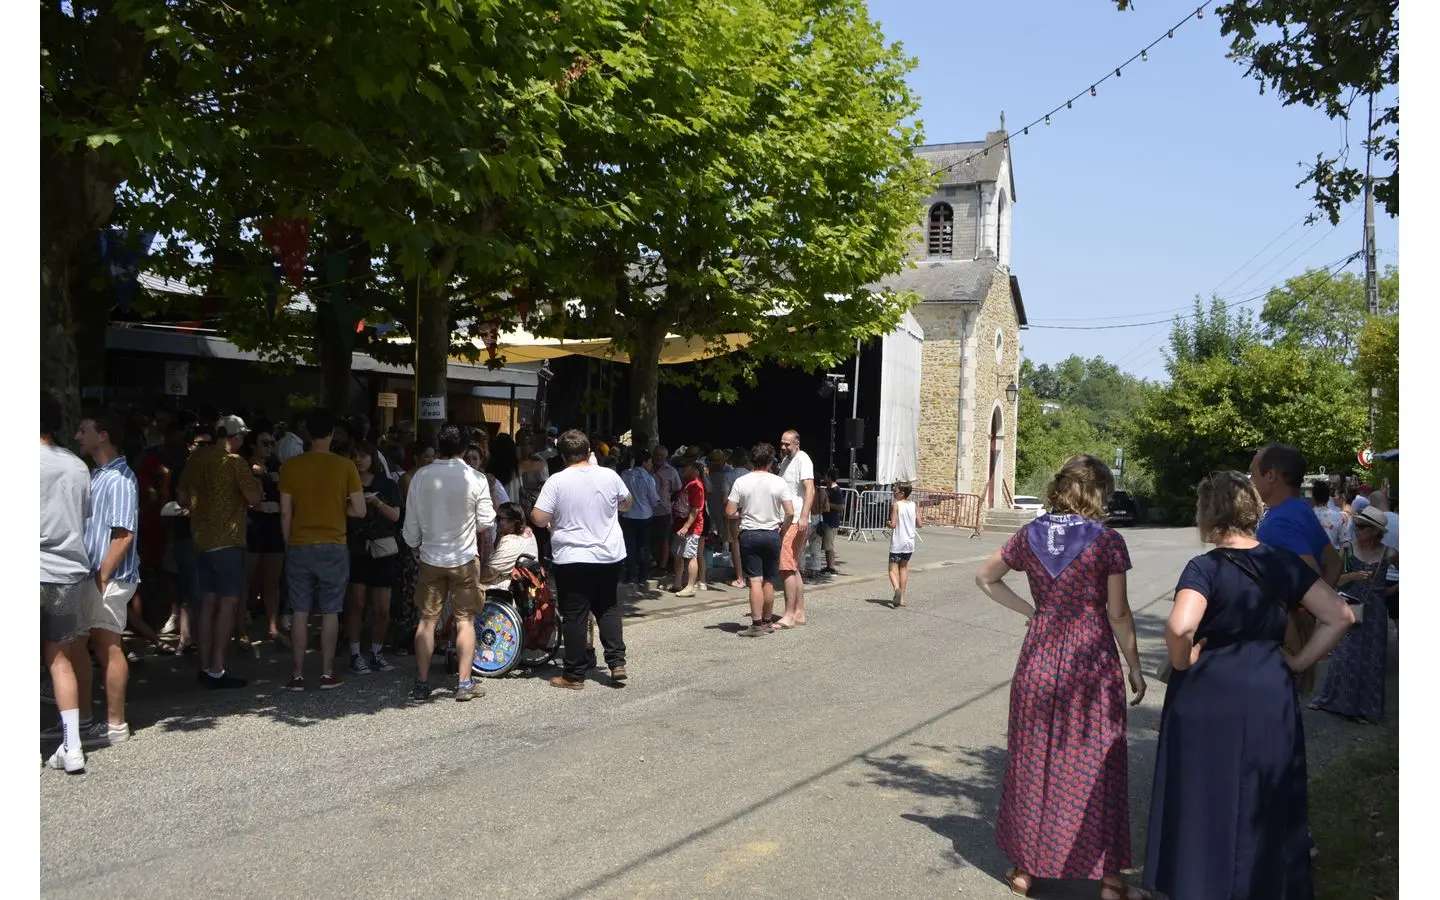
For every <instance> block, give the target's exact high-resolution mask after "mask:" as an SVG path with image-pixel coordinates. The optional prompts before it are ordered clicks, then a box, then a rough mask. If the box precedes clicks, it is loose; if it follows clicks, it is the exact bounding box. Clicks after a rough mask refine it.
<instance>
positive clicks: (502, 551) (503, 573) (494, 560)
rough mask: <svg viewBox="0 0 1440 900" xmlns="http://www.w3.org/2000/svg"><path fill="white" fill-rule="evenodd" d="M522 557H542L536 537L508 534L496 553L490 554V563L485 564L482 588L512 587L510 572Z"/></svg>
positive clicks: (499, 544) (503, 538)
mask: <svg viewBox="0 0 1440 900" xmlns="http://www.w3.org/2000/svg"><path fill="white" fill-rule="evenodd" d="M522 556H533V557H535V558H537V559H538V558H539V557H540V548H539V546H538V545H537V544H536V543H535V535H533V534H507V535H505V536H504V537H502V538H501V539H500V540H499V541H498V542H497V543H496V544H495V552H494V553H492V554H490V561H489V562H487V563H486V564H485V583H484V584H482V585H480V586H481V587H482V588H486V589H490V590H493V589H496V588H499V589H501V590H503V589H505V588H508V587H510V572H511V571H512V570H513V569H514V568H515V563H516V562H518V561H519V559H520V557H522Z"/></svg>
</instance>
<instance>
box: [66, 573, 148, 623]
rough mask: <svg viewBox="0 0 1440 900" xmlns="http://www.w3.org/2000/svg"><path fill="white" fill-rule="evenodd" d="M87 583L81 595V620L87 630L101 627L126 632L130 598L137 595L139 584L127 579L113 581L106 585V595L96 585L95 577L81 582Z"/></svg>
mask: <svg viewBox="0 0 1440 900" xmlns="http://www.w3.org/2000/svg"><path fill="white" fill-rule="evenodd" d="M81 584H83V585H85V589H84V593H83V594H82V595H81V600H80V603H81V615H80V618H81V620H82V621H83V622H84V623H85V628H86V629H87V630H92V631H93V630H94V629H96V628H99V629H100V630H102V631H108V632H110V633H112V634H124V633H125V622H126V620H127V619H128V618H129V613H130V609H129V607H130V598H131V597H133V596H135V589H136V588H137V587H139V585H137V584H134V583H132V582H127V581H111V582H110V583H109V584H107V585H105V595H104V596H103V597H102V596H101V595H100V588H98V587H96V586H95V579H94V578H87V579H85V580H84V581H82V582H81Z"/></svg>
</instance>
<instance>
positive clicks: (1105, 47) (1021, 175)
mask: <svg viewBox="0 0 1440 900" xmlns="http://www.w3.org/2000/svg"><path fill="white" fill-rule="evenodd" d="M1139 7H1140V9H1139V11H1138V12H1136V11H1130V12H1125V13H1119V12H1116V10H1115V4H1114V2H1112V0H1003V2H990V3H977V2H963V0H962V2H955V0H870V11H871V14H872V15H873V16H874V18H875V19H876V20H878V21H879V22H880V24H881V27H882V29H883V31H884V32H885V35H886V37H887V38H888V39H889V40H891V41H900V42H901V43H902V44H903V45H904V48H905V50H906V52H907V53H908V54H909V55H911V56H915V57H918V59H919V65H918V67H917V68H916V69H915V71H914V72H913V73H912V74H911V77H910V84H911V87H912V88H914V89H915V91H916V92H917V93H918V94H919V95H920V97H921V111H920V118H921V120H922V121H923V123H924V126H925V138H926V140H927V141H928V142H931V143H941V142H945V141H970V140H980V139H981V138H983V137H984V135H985V132H986V131H993V130H995V129H996V128H998V127H999V124H1000V111H1001V110H1002V109H1003V110H1004V111H1005V119H1006V124H1007V126H1008V127H1009V128H1010V130H1011V132H1012V134H1014V139H1013V140H1012V141H1011V144H1010V150H1011V155H1012V158H1013V160H1014V165H1015V191H1016V194H1017V198H1016V203H1015V207H1014V213H1015V219H1014V233H1013V238H1012V241H1013V244H1012V260H1011V269H1012V271H1013V272H1014V273H1015V275H1017V276H1018V277H1019V279H1020V286H1021V290H1022V292H1023V295H1024V298H1025V309H1026V312H1027V313H1028V315H1029V317H1030V320H1031V323H1032V326H1036V327H1032V328H1031V330H1029V331H1027V332H1025V333H1023V335H1022V341H1023V343H1024V349H1025V355H1026V356H1028V357H1030V358H1031V359H1033V360H1035V361H1036V362H1055V361H1058V360H1061V359H1064V358H1065V357H1067V356H1069V355H1070V354H1071V353H1079V354H1081V355H1083V356H1087V357H1088V356H1094V355H1101V356H1104V357H1105V358H1106V359H1109V360H1110V361H1112V362H1116V363H1118V364H1120V365H1121V367H1122V368H1124V369H1125V370H1127V371H1130V372H1133V373H1135V374H1137V375H1140V376H1143V377H1147V378H1163V377H1164V374H1165V373H1164V363H1163V360H1162V359H1161V356H1160V349H1161V348H1162V347H1163V346H1164V345H1165V341H1166V337H1167V335H1168V334H1169V326H1168V325H1166V324H1161V325H1149V326H1145V327H1133V328H1119V329H1113V330H1106V331H1065V330H1052V329H1045V328H1041V327H1038V326H1041V325H1046V324H1050V325H1084V324H1095V325H1101V324H1103V325H1125V324H1129V323H1135V322H1149V321H1154V320H1157V319H1165V318H1167V316H1169V315H1170V314H1171V313H1172V312H1174V311H1176V310H1177V309H1178V308H1181V307H1188V306H1189V304H1190V303H1191V301H1192V299H1193V298H1194V296H1195V295H1196V294H1201V295H1203V296H1205V297H1209V296H1210V294H1211V293H1212V291H1214V292H1218V293H1219V294H1220V295H1221V296H1223V297H1233V298H1234V299H1237V300H1243V299H1248V298H1251V297H1254V296H1256V295H1257V294H1261V293H1263V291H1264V290H1265V289H1266V288H1267V287H1269V286H1270V285H1272V284H1275V283H1278V282H1281V281H1283V280H1284V279H1285V278H1286V277H1288V276H1290V275H1295V274H1299V273H1300V272H1302V271H1303V270H1304V269H1305V268H1306V267H1307V266H1309V267H1314V268H1323V267H1325V266H1327V265H1329V264H1331V263H1333V262H1336V261H1337V260H1339V259H1341V258H1342V257H1344V256H1346V255H1348V254H1349V253H1351V252H1354V251H1356V250H1359V249H1360V248H1361V243H1362V238H1363V231H1362V228H1363V214H1362V212H1361V211H1360V204H1359V203H1358V202H1357V203H1356V204H1355V205H1354V207H1353V208H1352V209H1347V210H1346V211H1345V214H1351V213H1353V215H1350V218H1349V219H1348V220H1346V221H1344V222H1343V224H1342V225H1340V227H1339V228H1338V229H1335V230H1332V229H1331V226H1330V224H1329V222H1328V221H1327V220H1321V221H1320V222H1318V223H1316V224H1315V225H1313V226H1309V227H1306V226H1303V225H1301V224H1298V223H1299V222H1300V220H1301V218H1302V217H1303V216H1304V215H1305V214H1306V213H1307V212H1309V211H1310V209H1311V204H1310V202H1309V198H1310V195H1311V189H1310V187H1309V186H1308V185H1307V186H1306V187H1304V188H1296V187H1295V184H1296V182H1298V181H1299V180H1300V178H1301V177H1302V172H1301V169H1300V168H1299V165H1298V164H1299V163H1300V162H1302V161H1306V160H1314V158H1315V155H1316V154H1317V153H1321V152H1324V153H1326V154H1327V155H1333V154H1335V153H1337V152H1338V151H1339V150H1340V149H1341V148H1342V147H1344V145H1345V132H1344V127H1343V124H1342V123H1341V122H1332V121H1330V120H1329V119H1327V118H1326V117H1325V115H1324V114H1323V113H1321V112H1317V111H1314V110H1311V109H1309V108H1306V107H1299V106H1292V107H1288V108H1287V107H1284V106H1282V105H1281V103H1280V101H1279V99H1277V98H1276V97H1275V95H1274V94H1272V93H1269V92H1267V93H1266V94H1264V95H1263V96H1262V95H1261V94H1260V93H1259V92H1258V88H1259V84H1258V82H1256V81H1254V80H1253V79H1249V78H1246V77H1244V72H1245V70H1244V68H1243V67H1242V66H1240V65H1239V64H1238V63H1235V62H1233V61H1231V60H1229V59H1227V58H1226V52H1227V50H1228V47H1229V44H1228V41H1227V40H1226V39H1225V38H1222V37H1221V36H1220V25H1219V20H1218V17H1216V16H1215V15H1214V14H1213V13H1212V12H1210V11H1209V9H1207V11H1206V14H1205V17H1204V18H1203V19H1201V20H1199V21H1195V20H1191V21H1190V22H1188V23H1186V25H1185V26H1184V27H1183V28H1181V29H1179V30H1177V31H1176V32H1175V37H1174V39H1172V40H1166V41H1164V42H1162V43H1161V44H1160V45H1159V46H1157V47H1156V48H1155V49H1154V51H1152V52H1151V53H1150V54H1149V60H1148V61H1147V62H1143V63H1142V62H1139V61H1137V62H1136V63H1134V64H1133V65H1131V66H1128V67H1126V68H1125V70H1124V74H1123V76H1122V77H1121V78H1119V79H1116V78H1111V79H1110V80H1109V81H1106V82H1105V83H1104V84H1103V85H1100V87H1099V89H1098V96H1097V97H1096V98H1094V99H1092V98H1090V97H1089V96H1088V94H1087V96H1085V97H1083V98H1081V99H1079V100H1076V101H1075V105H1074V109H1073V110H1062V111H1061V112H1060V113H1058V114H1057V115H1056V116H1055V117H1054V118H1053V120H1052V124H1051V125H1050V126H1049V127H1048V128H1047V127H1045V126H1043V125H1041V126H1038V127H1035V128H1031V129H1030V134H1029V135H1028V136H1022V135H1020V134H1019V130H1020V126H1021V125H1023V124H1025V123H1026V122H1029V121H1031V120H1032V119H1034V118H1036V117H1038V116H1041V115H1043V114H1044V113H1045V112H1047V111H1048V110H1050V109H1052V108H1053V107H1055V106H1056V105H1057V104H1060V103H1063V101H1064V100H1066V99H1067V98H1069V97H1070V96H1072V95H1073V94H1075V93H1077V92H1079V91H1081V90H1084V89H1085V88H1087V87H1088V86H1089V84H1090V83H1091V82H1092V81H1094V80H1095V79H1098V78H1099V77H1100V76H1101V75H1103V74H1104V73H1105V72H1106V71H1113V69H1114V67H1115V66H1116V65H1118V64H1119V63H1121V62H1123V61H1125V60H1126V59H1128V58H1129V57H1130V56H1131V55H1132V54H1134V53H1136V52H1137V51H1139V49H1140V48H1141V47H1143V46H1145V45H1146V44H1148V43H1150V41H1152V40H1153V39H1154V38H1156V37H1157V36H1159V35H1161V34H1163V33H1165V31H1166V29H1167V28H1169V27H1170V26H1171V25H1173V24H1174V23H1175V22H1177V21H1178V20H1179V19H1181V18H1182V17H1183V16H1184V15H1185V14H1186V12H1188V11H1189V10H1190V9H1191V8H1192V7H1190V6H1188V5H1186V4H1176V3H1163V2H1157V0H1140V2H1139ZM1355 108H1356V110H1357V111H1359V110H1362V109H1363V100H1362V101H1361V102H1360V103H1357V104H1356V107H1355ZM1360 115H1361V116H1363V111H1362V112H1361V113H1360ZM1363 137H1364V123H1363V120H1362V121H1360V122H1359V123H1358V126H1357V125H1356V124H1352V126H1351V128H1350V135H1349V138H1350V144H1351V148H1352V149H1351V156H1352V158H1354V159H1360V160H1363V153H1364V148H1363V147H1362V146H1361V140H1362V139H1363ZM1292 226H1294V227H1292ZM1287 229H1289V230H1288V231H1287ZM1397 231H1398V228H1397V220H1395V219H1391V218H1390V217H1389V216H1387V215H1385V214H1384V213H1383V211H1379V212H1377V220H1376V237H1377V245H1378V247H1379V251H1380V253H1379V262H1380V265H1381V266H1382V267H1383V266H1384V265H1387V264H1398V263H1399V260H1398V258H1397V256H1396V244H1397ZM1277 238H1278V240H1276V239H1277ZM1272 241H1274V243H1273V244H1271V242H1272ZM1267 244H1271V246H1270V247H1269V248H1268V249H1266V250H1265V251H1264V252H1262V253H1260V255H1259V256H1258V257H1256V253H1257V252H1259V251H1261V248H1263V247H1265V246H1266V245H1267ZM1252 258H1253V261H1252ZM1237 270H1239V271H1238V273H1237ZM1351 271H1355V272H1363V265H1362V264H1361V263H1360V262H1356V263H1355V264H1354V266H1353V268H1352V269H1351ZM1227 279H1228V280H1227ZM1216 288H1218V291H1216V290H1215V289H1216ZM1262 305H1263V303H1261V302H1255V303H1251V304H1248V306H1249V308H1251V309H1255V310H1257V311H1258V310H1259V308H1260V307H1261V306H1262ZM1155 313H1158V315H1156V314H1155ZM1100 317H1104V318H1100Z"/></svg>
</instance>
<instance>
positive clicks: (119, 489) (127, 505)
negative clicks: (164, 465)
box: [85, 456, 140, 584]
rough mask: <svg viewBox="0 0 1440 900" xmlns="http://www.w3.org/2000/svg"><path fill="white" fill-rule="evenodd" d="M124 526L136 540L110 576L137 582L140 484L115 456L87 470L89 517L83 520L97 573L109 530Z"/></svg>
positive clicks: (87, 548)
mask: <svg viewBox="0 0 1440 900" xmlns="http://www.w3.org/2000/svg"><path fill="white" fill-rule="evenodd" d="M115 528H123V529H124V530H126V531H129V532H131V533H132V534H135V541H134V542H133V543H131V544H130V550H129V552H128V553H126V554H125V558H124V559H122V560H121V561H120V565H119V567H118V568H116V569H115V574H114V575H113V576H112V577H113V579H114V580H115V581H123V582H125V583H126V584H139V583H140V536H139V534H136V532H138V531H139V529H140V483H139V482H138V481H136V479H135V473H134V472H132V471H130V466H129V464H127V463H126V462H125V457H123V456H117V457H116V458H115V459H112V460H111V461H110V462H108V463H106V464H105V465H103V466H97V467H96V468H95V470H94V471H92V472H91V473H90V518H89V519H86V520H85V552H86V553H88V554H89V556H90V571H91V573H92V574H93V573H97V572H99V571H100V566H101V565H102V564H103V563H104V562H105V556H106V555H107V554H108V553H109V552H110V532H111V529H115Z"/></svg>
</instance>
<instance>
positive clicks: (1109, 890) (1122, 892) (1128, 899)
mask: <svg viewBox="0 0 1440 900" xmlns="http://www.w3.org/2000/svg"><path fill="white" fill-rule="evenodd" d="M1100 900H1155V895H1154V894H1152V893H1150V892H1149V891H1147V890H1145V889H1144V888H1138V887H1134V886H1133V885H1129V884H1126V883H1124V882H1123V881H1122V882H1120V883H1119V884H1116V883H1115V882H1113V881H1101V882H1100Z"/></svg>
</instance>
